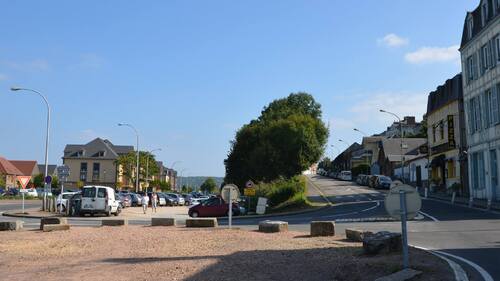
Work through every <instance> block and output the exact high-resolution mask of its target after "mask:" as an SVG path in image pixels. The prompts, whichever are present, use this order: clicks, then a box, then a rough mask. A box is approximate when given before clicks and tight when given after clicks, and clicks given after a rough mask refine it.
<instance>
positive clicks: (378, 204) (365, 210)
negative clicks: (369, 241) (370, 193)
mask: <svg viewBox="0 0 500 281" xmlns="http://www.w3.org/2000/svg"><path fill="white" fill-rule="evenodd" d="M379 206H380V201H377V204H376V205H375V206H373V207H370V208H367V209H364V210H361V211H356V212H350V213H343V214H336V215H329V216H321V217H322V218H334V217H339V216H348V215H355V214H359V213H363V212H368V211H370V210H373V209H376V208H378V207H379Z"/></svg>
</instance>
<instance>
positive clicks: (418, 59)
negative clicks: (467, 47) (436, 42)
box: [405, 45, 460, 64]
mask: <svg viewBox="0 0 500 281" xmlns="http://www.w3.org/2000/svg"><path fill="white" fill-rule="evenodd" d="M458 48H459V46H458V45H453V46H450V47H444V48H440V47H422V48H420V49H418V50H416V51H415V52H411V53H407V54H406V55H405V60H406V61H407V62H409V63H412V64H425V63H436V62H458V61H459V60H460V53H459V51H458Z"/></svg>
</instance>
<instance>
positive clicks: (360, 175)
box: [356, 174, 366, 185]
mask: <svg viewBox="0 0 500 281" xmlns="http://www.w3.org/2000/svg"><path fill="white" fill-rule="evenodd" d="M365 177H366V175H364V174H359V175H358V176H357V177H356V183H357V184H359V185H363V179H364V178H365Z"/></svg>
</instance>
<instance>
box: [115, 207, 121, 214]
mask: <svg viewBox="0 0 500 281" xmlns="http://www.w3.org/2000/svg"><path fill="white" fill-rule="evenodd" d="M121 212H122V208H121V207H119V206H118V208H117V209H116V213H115V216H118V215H119V214H120V213H121Z"/></svg>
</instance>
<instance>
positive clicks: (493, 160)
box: [490, 149, 498, 200]
mask: <svg viewBox="0 0 500 281" xmlns="http://www.w3.org/2000/svg"><path fill="white" fill-rule="evenodd" d="M490 169H491V171H490V175H491V194H492V195H491V197H492V198H491V199H492V200H497V199H498V194H497V192H498V191H497V190H498V164H497V151H496V150H495V149H493V150H490Z"/></svg>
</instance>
